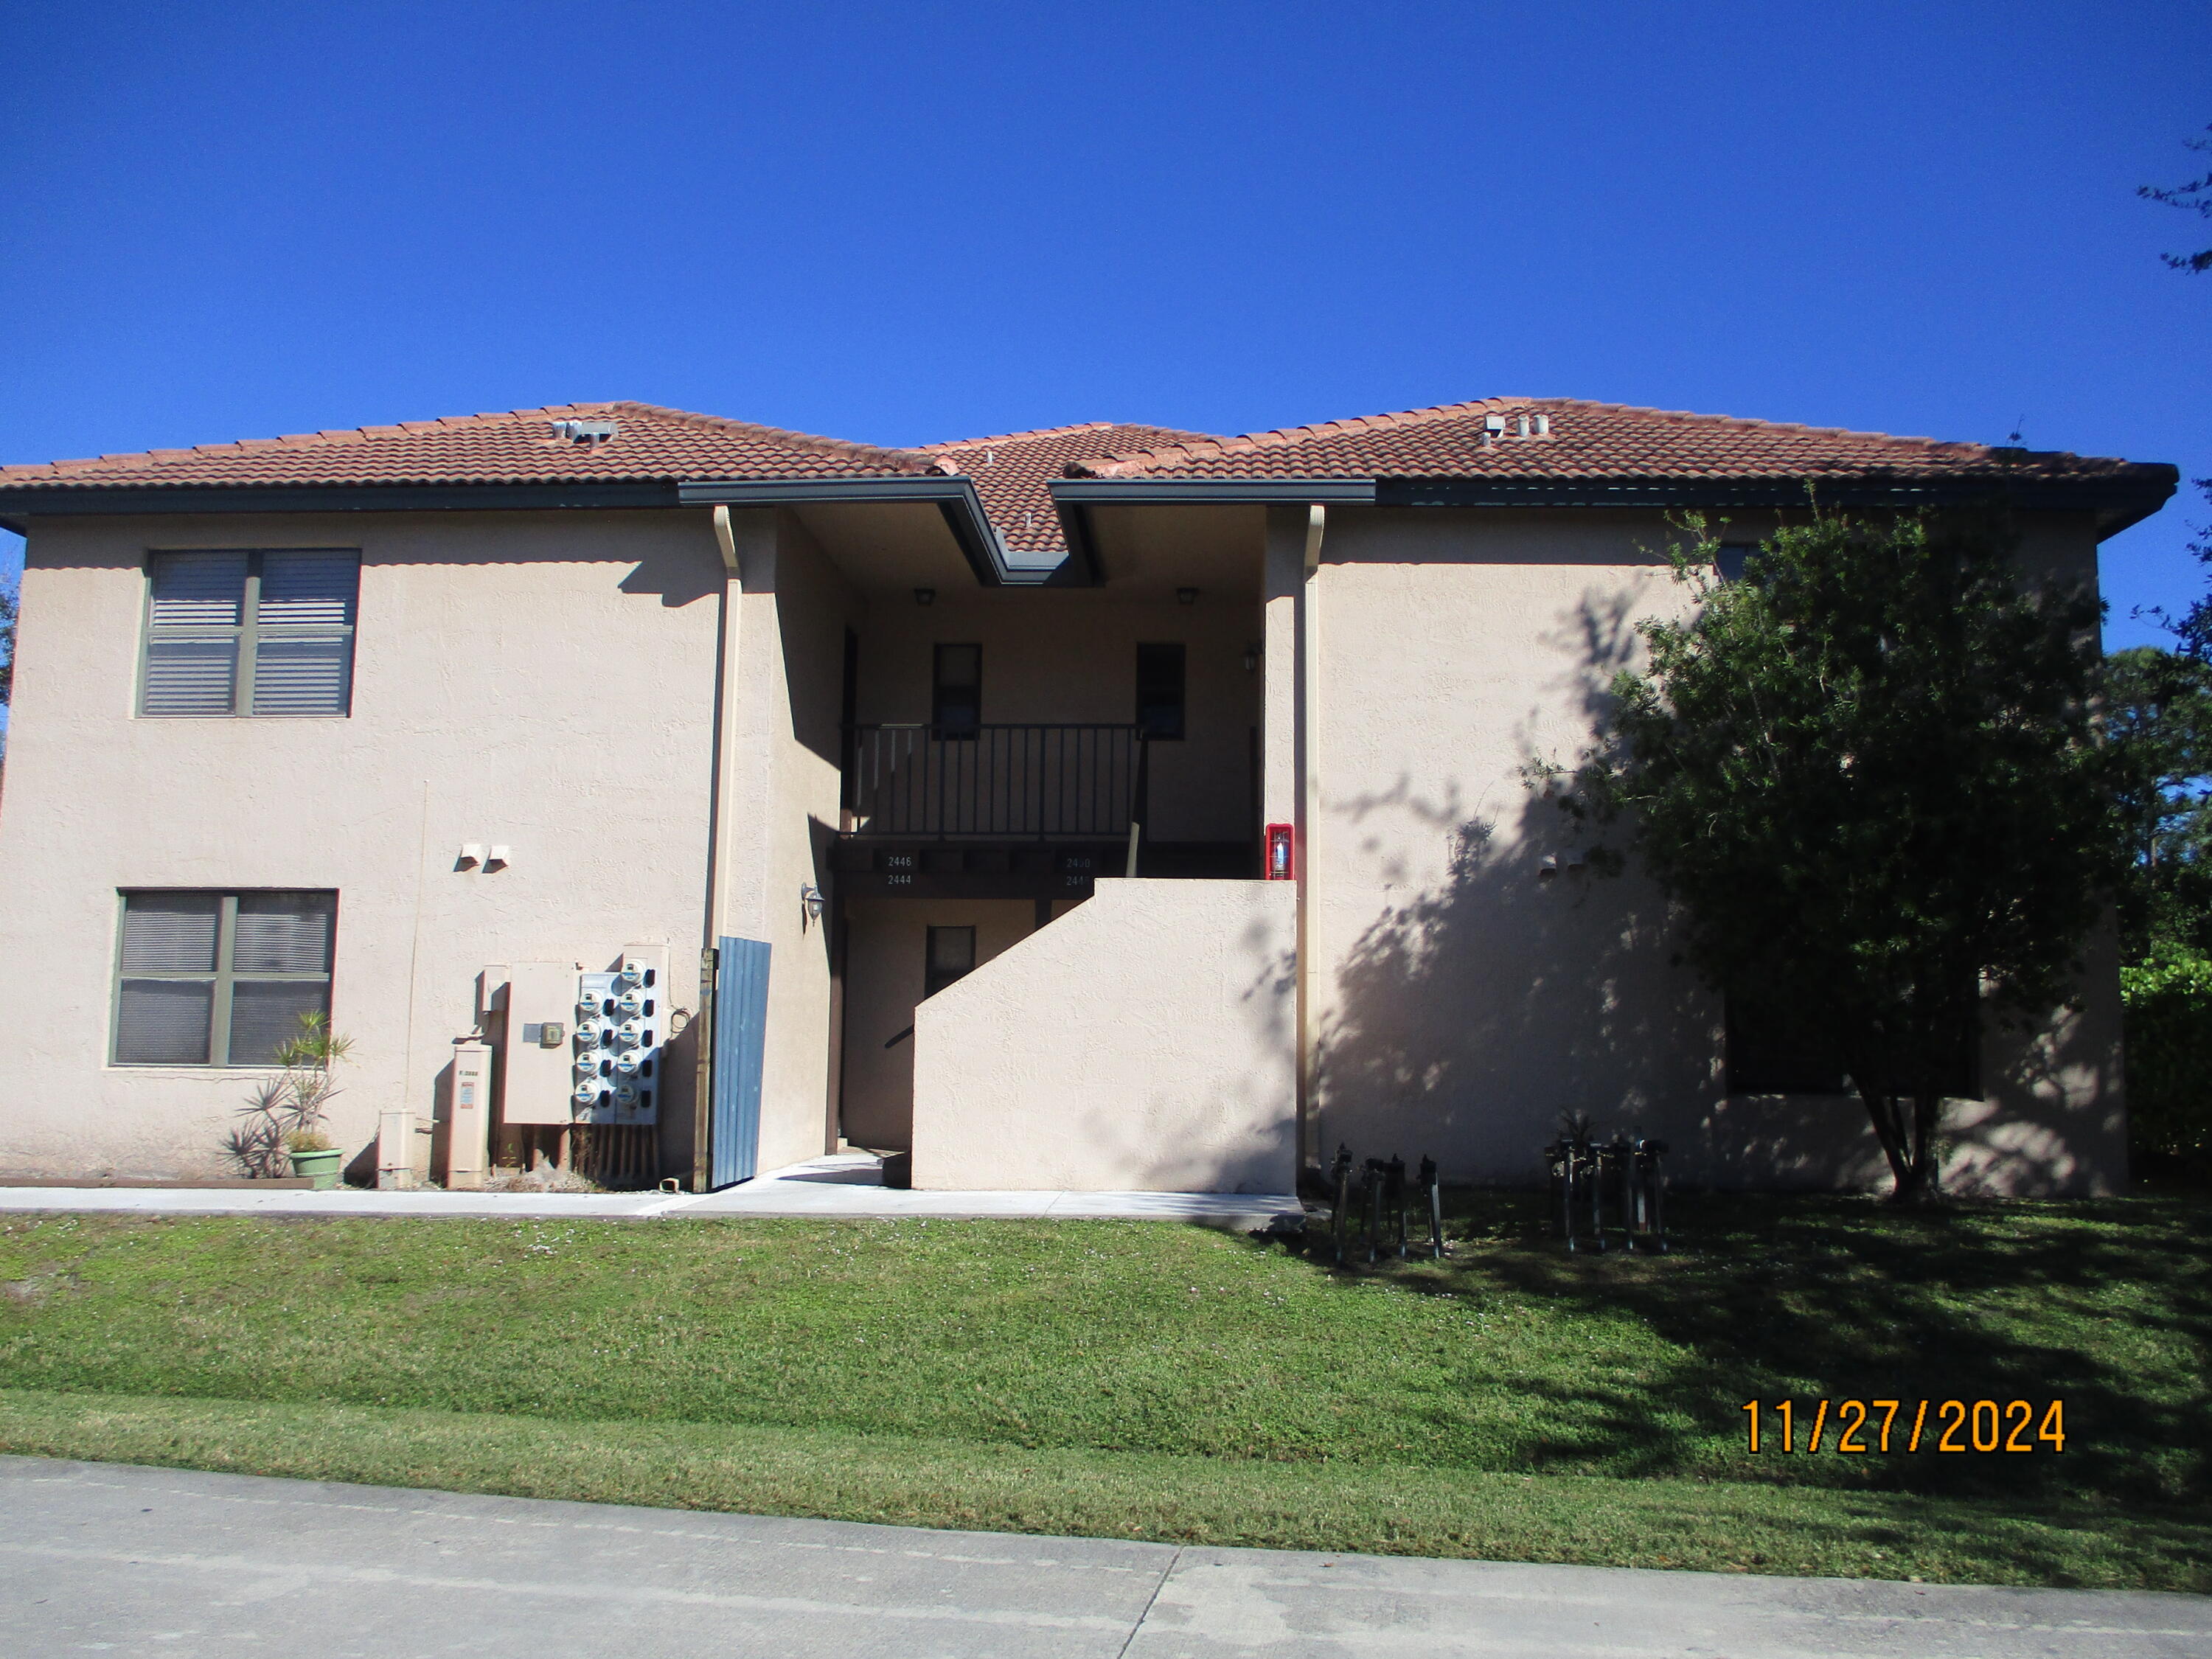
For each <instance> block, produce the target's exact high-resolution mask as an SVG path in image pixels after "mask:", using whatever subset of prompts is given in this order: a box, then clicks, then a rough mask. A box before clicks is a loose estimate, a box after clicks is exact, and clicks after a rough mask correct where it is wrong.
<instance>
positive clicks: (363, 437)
mask: <svg viewBox="0 0 2212 1659" xmlns="http://www.w3.org/2000/svg"><path fill="white" fill-rule="evenodd" d="M566 419H587V420H588V419H611V420H612V421H613V422H615V427H616V432H615V435H614V436H613V437H612V438H611V439H609V440H608V441H605V442H604V443H589V444H586V443H573V442H570V441H567V440H565V439H562V438H560V437H558V436H556V435H555V433H554V430H553V422H555V421H556V420H566ZM932 467H933V458H931V457H929V456H927V455H923V454H920V453H917V452H915V451H914V450H908V449H879V448H876V447H872V446H870V445H867V444H855V443H847V442H845V441H842V439H837V438H817V437H814V436H811V435H808V434H805V433H799V432H786V431H782V430H780V429H779V428H775V427H767V426H755V425H753V424H751V423H750V422H745V421H728V420H723V419H720V417H718V416H712V415H693V414H690V413H687V412H685V411H684V410H675V409H661V408H659V407H657V406H655V405H653V404H639V403H594V404H560V405H556V406H554V407H550V408H546V409H517V410H508V411H507V412H506V413H503V414H495V415H471V416H462V417H460V418H458V419H446V420H438V421H408V422H400V423H398V424H397V425H391V426H380V427H356V428H349V429H346V430H342V431H331V432H295V433H290V434H287V435H285V436H283V437H281V438H273V439H272V438H261V439H247V440H246V441H243V442H240V443H228V444H203V445H201V446H199V447H197V448H194V449H156V450H150V451H148V452H147V453H143V454H137V455H101V456H98V457H95V458H93V459H87V460H76V461H52V462H48V463H46V464H45V465H35V466H0V488H20V487H21V486H24V485H40V484H46V485H52V486H56V487H59V488H64V489H96V488H100V487H111V488H112V487H115V486H133V487H137V488H140V489H144V488H148V487H167V486H175V487H182V488H196V487H199V488H234V489H235V488H240V487H251V486H253V485H258V484H277V485H288V484H289V485H345V484H455V483H616V482H624V481H648V480H662V479H678V480H681V479H708V478H824V477H897V476H902V475H907V474H912V473H917V472H927V471H930V470H931V469H932Z"/></svg>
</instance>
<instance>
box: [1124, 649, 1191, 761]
mask: <svg viewBox="0 0 2212 1659" xmlns="http://www.w3.org/2000/svg"><path fill="white" fill-rule="evenodd" d="M1147 652H1152V653H1158V658H1159V659H1166V658H1167V657H1168V656H1169V654H1170V653H1172V654H1173V658H1174V661H1175V668H1176V718H1175V730H1174V731H1172V732H1169V731H1164V730H1159V729H1156V728H1155V727H1154V726H1153V725H1152V722H1150V721H1148V720H1146V718H1145V656H1146V653H1147ZM1135 696H1136V707H1135V710H1134V714H1135V725H1136V727H1137V730H1138V731H1139V732H1140V733H1141V734H1142V735H1143V736H1144V738H1145V740H1146V742H1147V743H1182V742H1183V741H1184V740H1185V739H1187V738H1188V737H1189V735H1190V647H1188V646H1187V645H1185V644H1184V643H1183V642H1182V641H1181V640H1139V641H1137V657H1136V693H1135Z"/></svg>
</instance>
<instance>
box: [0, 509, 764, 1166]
mask: <svg viewBox="0 0 2212 1659" xmlns="http://www.w3.org/2000/svg"><path fill="white" fill-rule="evenodd" d="M248 546H263V547H297V546H337V547H357V548H359V549H360V550H362V581H361V604H360V610H359V617H358V631H357V635H356V656H355V678H354V700H353V714H352V716H351V717H350V718H349V719H327V720H325V719H307V720H252V719H246V720H140V719H137V718H135V717H134V714H133V712H132V708H133V695H134V685H135V678H136V673H137V658H138V652H139V647H140V637H141V611H142V607H143V580H144V579H143V574H142V569H143V560H144V557H145V555H146V552H147V550H149V549H154V548H191V547H248ZM720 591H721V578H720V557H719V555H718V554H717V552H716V550H715V546H714V539H713V537H712V535H711V533H710V532H709V528H708V520H707V515H706V513H704V512H703V511H701V512H696V513H690V512H687V513H628V514H625V513H543V514H514V513H423V514H385V513H378V514H367V513H364V514H343V515H331V516H326V517H318V518H297V519H295V518H279V517H276V516H272V515H263V514H248V515H239V516H237V517H234V518H230V519H228V520H193V519H188V518H177V519H152V518H120V519H113V520H95V519H76V520H42V521H38V522H35V523H34V525H33V530H32V534H31V537H30V541H29V546H28V549H27V564H26V569H25V573H24V580H23V618H22V627H21V641H20V658H19V665H18V669H17V675H16V683H15V720H14V724H13V730H12V732H11V734H10V741H9V757H8V788H7V795H6V804H5V809H4V811H0V983H4V984H5V986H6V987H8V989H9V994H10V995H12V996H13V997H15V998H16V999H18V1000H19V1002H21V1004H22V1006H33V1007H35V1008H36V1010H37V1014H36V1017H35V1018H29V1019H26V1020H23V1021H21V1022H19V1023H18V1025H17V1029H16V1031H15V1035H14V1036H11V1038H10V1039H9V1042H8V1043H7V1044H6V1045H5V1046H4V1048H0V1170H9V1171H15V1172H51V1173H86V1172H97V1171H101V1170H108V1171H113V1172H118V1173H128V1174H137V1175H173V1174H179V1173H189V1172H207V1173H220V1172H222V1158H221V1155H220V1151H219V1147H220V1142H221V1139H222V1134H223V1133H224V1131H225V1130H226V1129H227V1128H228V1127H229V1126H230V1123H231V1121H232V1115H233V1114H234V1111H235V1110H236V1109H237V1108H238V1107H239V1105H240V1103H241V1102H242V1099H243V1097H244V1095H245V1091H246V1084H247V1081H248V1079H249V1078H250V1076H251V1073H245V1072H239V1071H229V1070H216V1069H209V1068H203V1067H173V1068H167V1067H143V1066H130V1067H116V1066H108V1065H106V1063H105V1060H106V1054H107V1052H108V1022H109V1011H110V1006H111V1003H112V975H113V970H114V950H115V939H116V927H117V909H118V900H117V891H118V889H120V888H125V887H214V888H232V887H301V888H324V889H336V890H337V892H338V894H339V909H338V924H337V960H336V964H335V969H336V971H335V978H334V1000H335V1016H336V1024H337V1027H338V1029H339V1030H342V1031H343V1032H345V1033H347V1034H349V1035H350V1036H352V1037H353V1038H354V1039H355V1043H356V1047H355V1050H354V1059H353V1062H352V1064H351V1065H350V1066H349V1068H348V1075H347V1077H346V1079H345V1092H344V1093H343V1095H342V1096H341V1097H340V1098H339V1100H338V1102H337V1107H336V1109H335V1115H334V1128H335V1129H336V1132H337V1137H338V1139H340V1140H341V1141H342V1142H343V1145H344V1146H345V1147H346V1148H347V1150H348V1151H349V1152H362V1151H363V1150H365V1149H367V1148H368V1146H370V1144H371V1142H372V1141H373V1140H374V1135H375V1131H376V1114H377V1112H378V1110H379V1109H380V1108H383V1107H385V1106H387V1105H392V1104H397V1103H405V1104H407V1105H410V1106H411V1107H413V1108H414V1109H416V1110H417V1111H419V1112H425V1113H427V1112H428V1111H429V1110H430V1109H431V1108H432V1106H433V1103H434V1101H435V1097H436V1087H435V1084H436V1079H437V1078H438V1076H439V1074H440V1073H441V1071H442V1070H443V1068H444V1067H445V1066H447V1062H448V1059H449V1054H450V1045H451V1042H452V1039H453V1037H454V1036H458V1035H459V1034H460V1033H462V1032H464V1031H465V1030H467V1029H468V1028H469V1026H470V1024H471V1019H472V1017H473V1008H474V996H475V989H476V986H475V981H476V975H477V970H478V969H479V968H481V967H482V966H483V964H485V963H495V962H520V961H549V960H550V961H570V960H580V961H584V962H586V963H590V964H591V965H592V966H593V967H599V966H603V965H605V962H606V960H607V959H608V958H611V957H612V956H613V955H614V954H615V953H616V952H617V951H619V950H620V949H621V947H622V946H623V945H625V944H629V943H639V944H642V943H648V942H654V941H665V942H667V943H668V944H669V945H670V947H671V981H672V984H671V1002H673V1003H675V1004H677V1005H679V1006H684V1007H686V1008H689V1007H690V1006H694V1005H695V1003H696V992H695V991H694V990H693V989H692V988H691V987H692V985H693V984H696V974H695V972H694V971H693V970H692V964H695V963H696V951H697V949H698V945H699V941H700V938H701V933H702V921H703V918H704V915H705V877H706V855H707V832H706V816H705V800H706V797H707V792H708V779H709V773H710V769H711V765H712V726H713V714H714V701H713V688H714V654H715V640H716V631H717V611H718V609H719V604H720V600H719V596H720ZM462 842H503V843H506V844H507V845H509V846H510V847H511V848H513V861H512V863H511V864H510V865H509V866H508V867H507V868H506V869H503V870H499V871H495V872H489V873H486V872H483V871H482V870H481V869H471V870H468V871H457V870H456V869H455V868H454V867H453V866H454V861H455V854H456V852H457V850H458V848H459V846H460V844H461V843H462ZM671 1058H672V1065H671V1070H672V1071H673V1072H674V1073H675V1074H673V1075H671V1076H670V1078H669V1079H668V1082H669V1085H670V1086H669V1090H668V1093H669V1096H670V1097H671V1101H673V1102H682V1101H684V1100H686V1099H688V1096H689V1084H688V1080H687V1079H685V1078H684V1075H683V1074H682V1068H683V1067H684V1066H687V1065H688V1046H687V1045H684V1044H682V1043H678V1045H677V1048H676V1052H675V1054H674V1055H673V1056H672V1057H671Z"/></svg>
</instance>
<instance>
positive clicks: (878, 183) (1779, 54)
mask: <svg viewBox="0 0 2212 1659" xmlns="http://www.w3.org/2000/svg"><path fill="white" fill-rule="evenodd" d="M0 61H4V62H5V63H6V64H8V65H9V73H8V82H7V88H6V92H5V94H4V97H0V222H4V223H5V224H6V225H7V226H8V228H9V236H8V240H7V247H6V252H5V254H4V256H0V363H4V364H5V365H6V369H5V372H4V374H0V459H4V460H9V461H35V460H47V459H55V458H58V457H63V456H72V455H83V454H91V453H100V452H102V451H115V450H133V449H141V448H145V447H152V446H156V445H174V444H190V443H194V442H206V441H222V440H227V439H231V438H237V437H245V436H260V435H272V434H276V433H283V432H293V431H301V430H310V429H313V428H320V427H341V426H355V425H359V424H362V423H364V422H385V421H391V420H398V419H410V418H419V417H423V416H436V415H447V414H465V413H470V412H472V411H475V410H490V409H507V408H513V407H518V406H527V405H534V404H543V403H547V402H562V401H567V400H569V399H572V398H644V399H647V400H649V401H653V402H658V403H665V404H676V405H678V406H681V407H685V408H691V409H700V410H710V411H713V412H714V413H718V414H726V415H732V416H742V417H744V418H748V419H753V420H759V421H765V422H772V423H775V424H778V425H785V426H793V427H798V428H805V429H808V430H811V431H817V432H826V433H831V434H835V435H840V436H844V437H851V438H858V439H864V440H870V441H878V442H885V443H908V442H922V441H931V440H934V439H940V438H951V437H958V436H964V435H975V434H982V433H988V432H1001V431H1007V430H1012V429H1015V428H1024V427H1033V426H1043V425H1052V424H1058V423H1061V422H1071V421H1079V420H1089V419H1097V418H1101V417H1111V418H1118V419H1126V420H1143V421H1156V422H1164V423H1168V424H1172V425H1178V426H1188V427H1196V428H1203V429H1206V430H1212V431H1222V432H1234V431H1241V430H1247V429H1251V428H1262V427H1271V426H1279V425H1285V424H1291V423H1295V422H1304V421H1310V420H1321V419H1328V418H1330V417H1332V416H1346V415H1355V414H1363V413H1371V412H1375V411H1378V410H1390V409H1402V408H1408V407H1413V406H1417V405H1420V404H1431V403H1439V402H1448V401H1454V400H1457V399H1460V398H1473V397H1480V396H1487V395H1492V394H1497V393H1512V394H1519V395H1557V396H1568V397H1585V398H1607V399H1614V400H1618V401H1621V402H1626V403H1637V404H1658V405H1662V406H1664V407H1669V408H1682V409H1697V410H1715V411H1722V412H1727V413H1731V414H1740V415H1752V416H1765V417H1768V418H1772V419H1779V420H1796V421H1805V422H1814V423H1817V424H1834V425H1843V426H1853V427H1863V428H1876V429H1881V430H1887V431H1893V432H1905V433H1922V434H1928V435H1936V436H1940V437H1947V438H1968V439H1979V440H1985V441H2001V440H2002V439H2003V438H2004V437H2005V435H2007V434H2008V433H2009V432H2010V431H2012V430H2013V429H2014V428H2015V425H2018V426H2019V427H2020V428H2021V431H2022V432H2023V433H2024V435H2025V437H2026V440H2027V442H2028V443H2029V444H2030V445H2032V446H2033V447H2039V448H2069V449H2076V450H2081V451H2084V452H2087V453H2100V454H2119V455H2126V456H2129V457H2131V458H2134V459H2150V460H2169V461H2173V462H2176V463H2178V464H2179V465H2180V466H2181V467H2182V469H2183V471H2184V472H2185V475H2187V476H2203V475H2205V474H2208V473H2212V434H2208V432H2207V429H2206V422H2205V415H2206V402H2205V393H2206V390H2207V384H2206V375H2205V369H2206V366H2207V348H2208V344H2212V337H2209V336H2212V328H2209V327H2208V325H2212V276H2202V277H2195V278H2191V277H2188V276H2179V275H2176V274H2173V273H2171V272H2169V271H2167V270H2166V269H2165V268H2164V267H2163V266H2161V265H2160V264H2159V262H2158V258H2157V255H2158V254H2159V252H2160V251H2161V250H2168V249H2182V248H2194V247H2197V246H2212V225H2208V224H2206V223H2205V222H2203V221H2198V220H2194V219H2191V218H2186V217H2185V216H2182V215H2180V214H2178V213H2175V212H2173V211H2172V210H2166V209H2161V208H2159V207H2157V206H2154V205H2153V204H2146V203H2142V202H2139V201H2137V200H2136V198H2135V197H2134V195H2133V190H2134V187H2135V186H2136V185H2138V184H2142V183H2144V182H2172V181H2178V180H2179V179H2182V178H2184V177H2185V176H2187V175H2188V174H2189V173H2191V170H2192V167H2193V164H2196V163H2197V162H2199V161H2202V160H2204V159H2206V158H2200V157H2198V156H2196V155H2191V153H2190V152H2188V151H2186V150H2185V149H2183V148H2182V142H2183V140H2185V138H2187V137H2191V135H2192V134H2195V133H2197V132H2198V131H2202V130H2203V128H2204V126H2205V125H2206V124H2207V123H2212V80H2208V77H2207V76H2206V74H2205V72H2204V71H2205V66H2206V64H2208V63H2212V10H2208V9H2206V8H2204V7H2203V6H2201V5H2185V4H2179V3H2166V4H2160V3H2130V0H2107V3H2106V4H2103V5H2100V6H2096V7H2088V6H2081V5H2078V4H2071V5H2057V4H2036V3H2019V0H2015V3H2009V4H1987V5H1984V4H1944V3H1918V4H1898V5H1888V4H1875V3H1864V4H1862V3H1842V4H1838V3H1835V0H1825V3H1820V4H1802V5H1800V4H1787V3H1776V0H1768V3H1761V4H1699V3H1683V4H1674V5H1668V6H1652V5H1649V4H1634V5H1632V4H1577V3H1571V0H1570V3H1555V4H1552V5H1547V6H1511V5H1506V4H1502V3H1491V4H1473V3H1450V4H1443V3H1431V4H1391V3H1387V0H1370V3H1366V4H1363V5H1358V6H1346V5H1342V4H1325V5H1324V4H1299V3H1288V0H1274V3H1267V4H1255V5H1245V4H1235V3H1197V4H1191V5H1185V6H1181V7H1162V6H1158V5H1146V6H1128V5H1116V4H1113V3H1106V0H1100V3H1093V4H1085V5H1083V6H1072V5H1060V4H1051V3H1038V0H1030V3H1022V4H1005V5H931V4H927V3H922V0H912V3H906V4H901V5H896V6H889V5H884V6H878V5H872V4H866V3H855V0H846V3H842V4H840V5H838V6H836V7H798V6H789V5H777V6H767V5H758V6H755V5H742V4H726V5H714V6H655V5H625V4H621V3H616V0H599V3H590V4H570V3H563V0H539V3H532V4H529V5H501V4H482V5H469V4H465V3H460V4H449V5H439V6H387V5H375V4H333V5H319V6H301V5H299V4H296V3H289V4H285V5H282V6H275V5H270V6H263V5H258V4H252V3H241V0H227V3H225V4H223V5H221V6H216V7H179V6H174V5H161V6H153V5H144V6H138V5H109V4H102V3H98V0H76V3H70V4H52V3H40V0H15V3H13V4H11V5H9V6H7V7H6V8H4V9H0ZM2207 518H2212V508H2207V507H2205V505H2204V503H2203V501H2202V498H2201V497H2196V496H2193V495H2185V498H2183V499H2182V500H2180V501H2178V502H2177V504H2176V505H2175V506H2174V507H2169V508H2168V509H2167V511H2166V513H2163V514H2161V515H2160V517H2159V518H2158V519H2156V520H2153V521H2151V522H2150V523H2148V524H2147V525H2144V526H2140V527H2138V528H2137V529H2136V530H2134V531H2131V532H2128V533H2126V534H2125V535H2124V536H2122V537H2120V538H2118V539H2117V540H2116V541H2115V542H2113V543H2112V544H2109V545H2108V548H2107V562H2106V588H2107V592H2108V595H2109V597H2110V598H2111V599H2112V605H2113V619H2112V639H2113V640H2114V641H2116V642H2129V641H2135V640H2140V639H2145V638H2149V637H2152V635H2151V634H2150V631H2149V630H2148V628H2147V627H2146V626H2145V625H2144V624H2142V623H2135V622H2132V621H2130V617H2129V612H2130V609H2131V608H2133V607H2135V606H2137V605H2149V604H2158V603H2164V604H2168V605H2179V604H2182V603H2185V602H2186V601H2187V599H2189V598H2191V596H2193V595H2194V594H2195V593H2196V592H2198V591H2199V590H2200V589H2201V587H2202V586H2203V572H2202V571H2201V569H2200V568H2199V567H2197V565H2196V564H2195V563H2194V562H2193V561H2191V559H2190V558H2189V557H2188V556H2187V554H2186V553H2185V550H2184V544H2185V542H2186V541H2187V540H2188V538H2189V531H2188V527H2187V526H2188V522H2189V521H2190V520H2192V519H2194V520H2198V521H2202V520H2205V519H2207ZM0 544H5V545H4V546H0V567H12V565H14V564H15V563H19V562H20V556H21V554H20V544H16V543H15V542H14V540H13V538H7V537H4V536H0Z"/></svg>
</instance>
